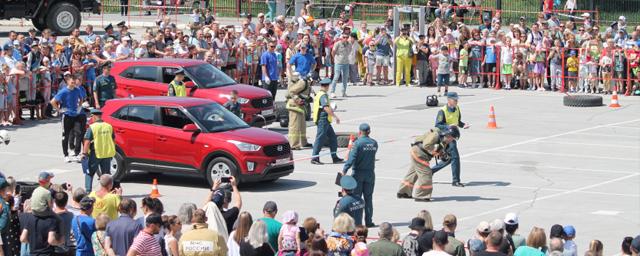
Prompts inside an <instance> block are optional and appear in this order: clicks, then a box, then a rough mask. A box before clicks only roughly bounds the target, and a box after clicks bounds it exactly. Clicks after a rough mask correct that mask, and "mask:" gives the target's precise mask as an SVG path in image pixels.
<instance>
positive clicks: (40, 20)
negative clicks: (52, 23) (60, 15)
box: [31, 14, 47, 31]
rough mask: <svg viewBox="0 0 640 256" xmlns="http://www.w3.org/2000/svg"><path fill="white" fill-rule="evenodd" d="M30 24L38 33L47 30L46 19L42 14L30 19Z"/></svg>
mask: <svg viewBox="0 0 640 256" xmlns="http://www.w3.org/2000/svg"><path fill="white" fill-rule="evenodd" d="M31 23H33V26H34V27H35V28H36V29H37V30H39V31H42V30H44V29H45V28H47V23H46V17H44V15H43V14H41V15H38V16H36V17H34V18H33V19H31Z"/></svg>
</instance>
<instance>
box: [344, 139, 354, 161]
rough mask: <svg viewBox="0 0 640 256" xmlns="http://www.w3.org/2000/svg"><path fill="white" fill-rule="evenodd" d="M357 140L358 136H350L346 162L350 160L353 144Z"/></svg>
mask: <svg viewBox="0 0 640 256" xmlns="http://www.w3.org/2000/svg"><path fill="white" fill-rule="evenodd" d="M355 140H356V136H353V134H351V136H349V145H348V146H347V156H346V157H345V158H344V160H349V153H351V148H352V147H353V142H354V141H355Z"/></svg>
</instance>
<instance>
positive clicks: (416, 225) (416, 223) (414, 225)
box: [409, 217, 425, 230]
mask: <svg viewBox="0 0 640 256" xmlns="http://www.w3.org/2000/svg"><path fill="white" fill-rule="evenodd" d="M409 229H412V230H424V229H425V221H424V219H423V218H420V217H415V218H413V219H411V225H409Z"/></svg>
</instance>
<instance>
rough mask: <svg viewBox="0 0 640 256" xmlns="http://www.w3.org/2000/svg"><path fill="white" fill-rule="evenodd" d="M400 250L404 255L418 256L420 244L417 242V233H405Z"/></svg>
mask: <svg viewBox="0 0 640 256" xmlns="http://www.w3.org/2000/svg"><path fill="white" fill-rule="evenodd" d="M402 250H403V251H404V254H405V255H406V256H419V255H420V254H418V251H419V250H420V245H419V244H418V235H416V234H409V235H407V237H405V238H404V240H403V241H402Z"/></svg>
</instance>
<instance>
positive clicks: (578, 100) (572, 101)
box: [562, 95, 603, 107]
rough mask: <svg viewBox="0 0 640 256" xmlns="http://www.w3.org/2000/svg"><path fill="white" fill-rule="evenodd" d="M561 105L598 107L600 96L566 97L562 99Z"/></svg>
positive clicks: (600, 103) (600, 102)
mask: <svg viewBox="0 0 640 256" xmlns="http://www.w3.org/2000/svg"><path fill="white" fill-rule="evenodd" d="M562 104H564V105H565V106H567V107H600V106H603V104H602V96H596V95H568V96H564V98H563V99H562Z"/></svg>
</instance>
